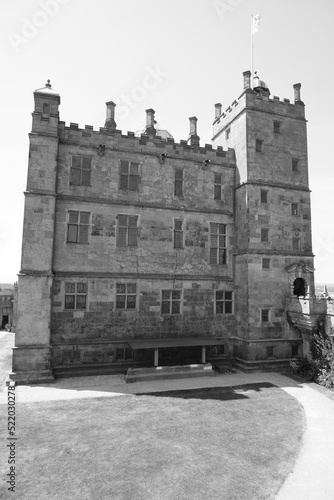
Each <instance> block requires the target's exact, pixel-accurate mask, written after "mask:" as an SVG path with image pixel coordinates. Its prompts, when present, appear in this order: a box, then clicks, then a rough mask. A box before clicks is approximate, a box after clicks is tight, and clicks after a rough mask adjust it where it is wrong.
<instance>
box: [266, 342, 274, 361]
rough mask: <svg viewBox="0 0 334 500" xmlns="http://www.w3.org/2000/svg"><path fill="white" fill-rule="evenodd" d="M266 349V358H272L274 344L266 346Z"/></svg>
mask: <svg viewBox="0 0 334 500" xmlns="http://www.w3.org/2000/svg"><path fill="white" fill-rule="evenodd" d="M266 351H267V358H273V357H274V346H269V345H268V346H267V348H266Z"/></svg>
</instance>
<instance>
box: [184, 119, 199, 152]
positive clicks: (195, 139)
mask: <svg viewBox="0 0 334 500" xmlns="http://www.w3.org/2000/svg"><path fill="white" fill-rule="evenodd" d="M189 125H190V130H189V137H188V140H187V143H188V144H189V145H190V146H199V136H198V135H197V118H196V116H192V117H191V118H189Z"/></svg>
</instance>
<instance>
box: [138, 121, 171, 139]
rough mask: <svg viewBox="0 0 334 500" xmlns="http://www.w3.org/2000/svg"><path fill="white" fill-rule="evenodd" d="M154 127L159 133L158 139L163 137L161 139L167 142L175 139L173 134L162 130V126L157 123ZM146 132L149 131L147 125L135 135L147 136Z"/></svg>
mask: <svg viewBox="0 0 334 500" xmlns="http://www.w3.org/2000/svg"><path fill="white" fill-rule="evenodd" d="M154 125H155V126H154V128H155V130H156V131H157V133H156V135H157V137H161V139H165V140H166V139H174V137H173V136H172V134H171V133H170V132H168V130H166V129H163V128H160V125H158V124H157V123H156V122H155V124H154ZM146 130H147V125H144V127H141V128H140V129H138V130H137V132H136V133H135V136H136V137H140V136H141V135H142V134H146Z"/></svg>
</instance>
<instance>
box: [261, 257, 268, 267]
mask: <svg viewBox="0 0 334 500" xmlns="http://www.w3.org/2000/svg"><path fill="white" fill-rule="evenodd" d="M262 269H270V259H267V258H263V259H262Z"/></svg>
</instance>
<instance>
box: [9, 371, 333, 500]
mask: <svg viewBox="0 0 334 500" xmlns="http://www.w3.org/2000/svg"><path fill="white" fill-rule="evenodd" d="M257 382H271V383H273V384H275V385H276V386H278V387H281V388H282V389H283V390H285V391H286V392H288V393H289V394H291V395H292V396H293V397H295V398H296V399H297V400H298V401H299V402H300V403H301V405H302V406H303V408H304V411H305V421H306V426H305V432H304V436H303V443H302V447H301V450H300V453H299V456H298V458H297V461H296V464H295V466H294V468H293V470H292V471H291V473H290V474H289V476H288V477H287V479H286V481H285V483H284V485H283V487H282V488H281V490H280V492H279V494H278V496H277V497H276V499H277V500H334V479H333V478H334V476H333V470H334V394H333V392H332V391H329V390H326V389H322V388H319V387H318V386H317V385H316V384H304V383H299V382H297V381H294V380H292V379H290V378H288V377H285V376H283V375H280V374H274V373H260V372H259V373H252V374H245V373H241V372H237V373H235V374H225V375H218V376H216V377H212V378H196V379H179V380H163V381H156V382H152V381H150V382H137V383H133V384H126V383H125V380H124V377H123V376H122V375H110V376H109V375H108V376H107V375H106V376H99V377H78V378H72V379H63V380H59V381H57V382H56V383H55V384H46V385H43V386H18V387H17V388H16V393H17V401H18V402H19V403H27V402H34V401H35V402H37V401H40V402H41V401H50V400H64V399H75V398H94V397H118V396H120V395H124V394H139V393H143V392H155V391H168V390H171V389H174V390H175V389H191V388H202V387H217V386H222V387H228V386H235V385H239V384H247V383H248V384H249V383H257ZM5 403H6V390H4V391H3V392H2V393H0V404H5Z"/></svg>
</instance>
